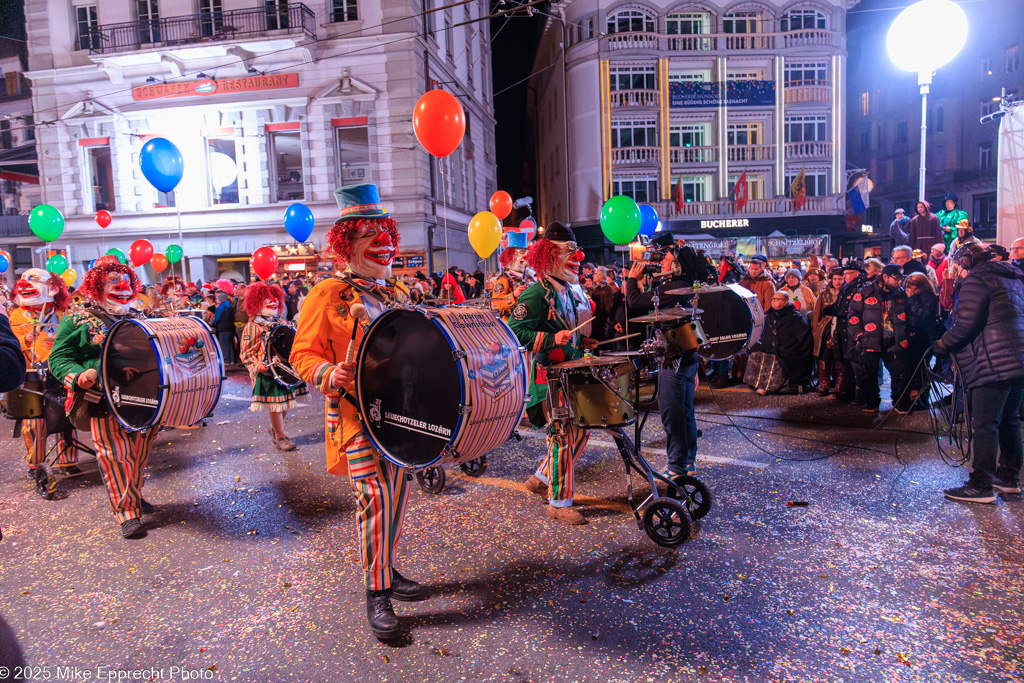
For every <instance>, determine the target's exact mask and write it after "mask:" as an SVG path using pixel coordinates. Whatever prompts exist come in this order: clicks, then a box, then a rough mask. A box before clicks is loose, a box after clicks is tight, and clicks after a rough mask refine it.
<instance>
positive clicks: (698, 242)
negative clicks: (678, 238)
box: [686, 238, 737, 258]
mask: <svg viewBox="0 0 1024 683" xmlns="http://www.w3.org/2000/svg"><path fill="white" fill-rule="evenodd" d="M736 242H737V240H735V239H721V240H713V239H705V238H701V239H692V240H686V246H688V247H690V248H691V249H693V250H694V251H698V250H699V251H703V252H704V253H705V254H706V255H707V256H710V257H711V258H721V257H722V256H733V255H734V254H735V253H736Z"/></svg>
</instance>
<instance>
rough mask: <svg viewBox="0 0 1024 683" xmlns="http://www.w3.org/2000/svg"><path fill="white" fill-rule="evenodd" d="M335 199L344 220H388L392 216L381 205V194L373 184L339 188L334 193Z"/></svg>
mask: <svg viewBox="0 0 1024 683" xmlns="http://www.w3.org/2000/svg"><path fill="white" fill-rule="evenodd" d="M334 199H335V200H337V202H338V208H339V209H340V210H341V217H342V218H344V219H350V218H351V219H356V218H387V217H388V216H390V215H391V214H390V213H389V212H387V211H385V210H384V207H382V206H381V205H380V193H379V192H378V191H377V186H376V185H373V184H371V183H364V184H363V185H349V186H347V187H339V188H338V189H337V190H335V191H334Z"/></svg>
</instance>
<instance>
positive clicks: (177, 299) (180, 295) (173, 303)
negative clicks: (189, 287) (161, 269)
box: [160, 275, 192, 312]
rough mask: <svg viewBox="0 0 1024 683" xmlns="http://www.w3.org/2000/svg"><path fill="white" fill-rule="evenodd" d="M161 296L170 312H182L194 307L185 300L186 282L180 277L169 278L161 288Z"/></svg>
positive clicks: (170, 276) (171, 276)
mask: <svg viewBox="0 0 1024 683" xmlns="http://www.w3.org/2000/svg"><path fill="white" fill-rule="evenodd" d="M160 296H161V298H163V300H164V307H165V308H166V309H167V310H168V311H171V312H173V311H180V310H181V309H183V308H191V307H192V302H191V301H188V300H187V299H186V298H185V282H184V281H183V280H182V279H181V276H180V275H168V276H167V278H166V279H165V280H164V283H163V284H162V285H161V286H160Z"/></svg>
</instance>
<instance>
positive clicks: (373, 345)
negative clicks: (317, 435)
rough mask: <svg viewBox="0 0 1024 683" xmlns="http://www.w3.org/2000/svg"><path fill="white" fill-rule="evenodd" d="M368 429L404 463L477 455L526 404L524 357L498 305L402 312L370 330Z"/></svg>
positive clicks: (501, 436)
mask: <svg viewBox="0 0 1024 683" xmlns="http://www.w3.org/2000/svg"><path fill="white" fill-rule="evenodd" d="M356 396H357V399H358V403H359V413H360V415H361V416H362V421H363V427H364V429H365V430H366V435H367V437H368V438H369V440H370V443H372V444H373V446H374V448H376V449H377V450H378V451H379V452H380V454H381V455H382V456H383V457H385V458H386V459H388V460H390V461H391V462H393V463H395V464H396V465H399V466H401V467H415V468H421V467H427V466H430V465H433V464H437V463H439V462H441V463H443V462H458V463H463V462H468V461H470V460H475V459H476V458H479V457H480V456H482V455H485V454H486V453H488V452H489V451H491V450H493V449H494V448H496V447H497V446H500V445H501V444H502V443H504V442H505V441H507V440H508V439H509V437H511V436H512V433H513V431H515V429H516V427H517V426H518V425H519V420H520V419H521V418H522V415H523V412H524V411H525V410H526V359H525V357H524V355H523V351H522V350H521V349H520V346H519V341H518V340H517V339H516V337H515V335H514V334H512V330H510V329H509V327H508V326H507V325H506V324H505V323H503V322H502V321H501V319H499V318H497V317H495V316H494V315H493V314H492V313H491V312H490V311H484V310H479V309H474V308H467V307H458V308H429V307H425V306H420V307H417V308H415V309H408V308H398V309H392V310H390V311H386V312H385V313H383V314H382V315H380V316H379V317H378V318H377V319H376V320H374V321H373V322H372V323H371V324H370V326H369V327H368V328H367V329H366V332H365V334H364V335H363V338H362V341H361V342H360V344H359V353H358V355H357V357H356Z"/></svg>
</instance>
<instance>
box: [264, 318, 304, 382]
mask: <svg viewBox="0 0 1024 683" xmlns="http://www.w3.org/2000/svg"><path fill="white" fill-rule="evenodd" d="M294 341H295V328H293V327H292V326H291V325H274V326H273V327H271V328H270V331H269V332H267V339H266V342H265V346H264V348H263V354H264V358H266V361H265V362H266V364H267V367H268V368H270V375H271V377H273V378H274V381H275V382H277V383H278V384H280V385H281V386H282V387H284V388H285V389H294V388H295V387H297V386H299V385H300V384H302V378H301V377H299V373H297V372H295V368H293V367H292V364H291V362H290V361H289V360H288V359H289V357H290V356H291V355H292V343H293V342H294Z"/></svg>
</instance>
